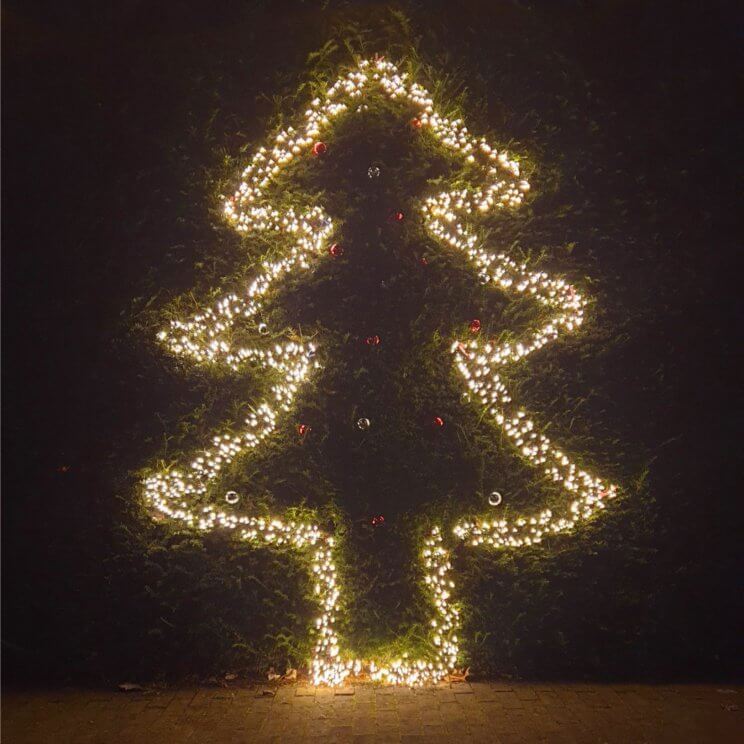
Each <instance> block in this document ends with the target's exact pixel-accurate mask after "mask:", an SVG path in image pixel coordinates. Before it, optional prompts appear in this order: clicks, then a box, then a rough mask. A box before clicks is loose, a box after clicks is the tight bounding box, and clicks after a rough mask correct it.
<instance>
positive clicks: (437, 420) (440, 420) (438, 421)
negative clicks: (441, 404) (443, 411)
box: [434, 416, 444, 429]
mask: <svg viewBox="0 0 744 744" xmlns="http://www.w3.org/2000/svg"><path fill="white" fill-rule="evenodd" d="M434 426H436V427H437V428H438V429H441V428H442V427H443V426H444V419H443V418H442V417H441V416H434Z"/></svg>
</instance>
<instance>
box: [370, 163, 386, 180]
mask: <svg viewBox="0 0 744 744" xmlns="http://www.w3.org/2000/svg"><path fill="white" fill-rule="evenodd" d="M381 172H382V171H381V170H380V169H379V167H378V166H376V165H370V166H369V168H367V178H369V179H370V180H373V181H374V180H375V179H376V178H379V177H380V173H381Z"/></svg>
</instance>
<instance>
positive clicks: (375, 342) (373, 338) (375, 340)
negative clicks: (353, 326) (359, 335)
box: [364, 335, 382, 346]
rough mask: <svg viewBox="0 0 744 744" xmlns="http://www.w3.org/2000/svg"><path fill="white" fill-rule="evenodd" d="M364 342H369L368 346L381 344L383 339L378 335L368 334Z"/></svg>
mask: <svg viewBox="0 0 744 744" xmlns="http://www.w3.org/2000/svg"><path fill="white" fill-rule="evenodd" d="M364 343H365V344H367V346H379V345H380V344H381V343H382V339H381V338H380V337H379V336H377V335H375V336H367V338H365V339H364Z"/></svg>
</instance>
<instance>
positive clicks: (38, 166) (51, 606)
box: [2, 0, 744, 682]
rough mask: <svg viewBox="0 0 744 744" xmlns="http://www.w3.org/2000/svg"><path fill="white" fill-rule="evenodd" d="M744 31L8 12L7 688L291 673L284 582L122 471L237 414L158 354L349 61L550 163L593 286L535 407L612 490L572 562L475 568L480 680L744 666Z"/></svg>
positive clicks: (595, 9) (572, 245)
mask: <svg viewBox="0 0 744 744" xmlns="http://www.w3.org/2000/svg"><path fill="white" fill-rule="evenodd" d="M743 28H744V26H742V18H741V15H740V14H737V13H735V12H734V11H733V10H732V8H731V7H729V6H727V5H726V4H723V3H669V4H667V3H647V2H619V1H618V2H610V1H609V0H607V1H605V2H569V1H568V0H565V1H564V2H545V3H539V2H534V3H529V2H457V3H451V2H443V3H435V2H432V3H415V2H410V3H401V4H399V5H392V4H386V3H362V2H360V3H341V2H338V3H332V2H328V3H309V2H306V3H301V2H300V3H289V2H276V1H273V2H266V3H263V2H254V3H237V2H221V3H199V2H183V3H178V2H173V3H163V2H135V1H131V2H118V3H95V2H90V3H86V2H69V3H51V2H50V3H29V2H24V3H13V2H6V3H5V4H4V8H3V42H4V43H3V70H4V76H3V83H4V86H3V98H4V100H3V134H4V139H3V155H4V157H3V226H2V231H3V235H2V237H3V249H4V250H3V276H2V282H3V286H2V289H3V305H4V307H3V310H4V312H3V340H4V349H3V351H4V354H3V378H4V380H3V381H4V385H3V404H4V405H3V414H4V415H3V628H2V643H3V647H2V648H3V661H4V671H5V674H6V680H8V679H9V680H24V681H35V682H46V681H49V680H51V679H81V678H90V679H98V680H117V681H118V680H119V679H120V678H121V677H123V676H125V675H140V677H141V678H154V677H159V676H164V677H178V676H182V675H187V674H189V675H191V674H195V675H200V676H207V675H210V674H213V673H218V672H221V671H225V670H227V669H234V668H235V669H240V670H245V671H246V672H251V671H257V670H259V671H260V670H263V669H265V668H266V666H268V665H269V664H270V663H275V664H280V663H284V662H285V661H290V662H293V663H297V661H298V660H300V659H302V658H303V655H304V654H305V651H306V649H305V648H304V646H303V645H302V642H300V641H297V640H296V637H302V636H304V635H305V630H304V628H305V626H306V623H307V618H308V617H309V613H310V612H311V610H310V608H309V605H308V603H307V602H306V600H305V598H304V597H303V595H302V590H301V586H302V576H303V571H302V568H301V566H299V565H295V564H293V563H292V562H291V561H290V562H289V563H288V562H287V560H285V557H283V556H277V555H275V554H273V553H271V552H270V551H248V550H245V549H237V548H233V547H231V546H230V545H228V544H225V543H224V541H220V539H219V538H214V539H212V538H198V539H196V538H192V537H191V536H188V535H184V534H178V533H171V532H168V531H167V530H165V529H164V528H156V527H153V526H152V525H151V524H150V522H149V521H148V520H147V518H146V516H145V515H144V514H143V513H142V511H141V508H140V506H139V505H138V503H137V499H136V479H137V474H136V471H137V470H139V469H140V468H142V467H143V466H144V465H145V464H147V463H148V462H152V460H153V458H155V457H165V454H164V446H165V445H164V441H165V440H164V437H165V436H166V434H168V433H172V432H174V431H178V432H179V434H178V437H180V438H177V439H176V440H175V442H174V446H175V448H176V450H177V449H178V446H179V445H180V443H181V441H182V440H183V441H184V442H186V441H191V442H192V444H193V441H194V439H191V440H189V439H188V437H189V436H190V435H195V436H197V438H198V435H199V434H200V433H201V432H202V431H207V432H208V431H209V430H210V426H209V417H208V416H206V415H205V416H204V418H203V421H202V420H201V419H199V418H198V417H192V418H190V419H189V418H188V414H189V411H190V410H192V409H194V408H197V407H198V406H200V405H201V401H203V400H204V399H206V400H207V401H208V403H209V404H210V405H214V406H217V407H219V405H221V404H224V400H223V399H222V398H221V397H220V396H223V397H224V398H225V399H226V398H227V397H229V395H228V394H229V393H235V392H236V389H237V388H234V387H233V388H230V389H229V390H228V392H224V391H222V392H215V390H214V388H215V386H214V385H213V384H212V383H210V382H209V381H208V380H207V379H206V378H205V377H199V376H191V377H188V376H187V379H186V380H185V381H184V380H183V379H182V378H183V375H181V374H179V372H178V371H177V370H176V371H174V369H173V366H172V365H171V366H169V362H167V361H166V360H163V359H162V355H161V354H160V353H159V351H158V350H157V348H156V347H154V345H153V344H152V332H151V331H152V329H153V328H154V327H157V326H158V325H160V324H161V323H160V321H159V318H161V314H160V313H162V311H163V308H164V307H165V306H166V305H167V304H168V302H170V301H171V300H172V298H173V297H175V296H177V295H179V294H182V293H185V292H188V291H189V290H190V289H192V288H194V291H195V294H197V295H199V294H202V295H203V294H204V293H205V292H206V291H207V290H208V289H209V288H210V287H219V286H220V285H221V283H222V278H223V277H225V276H228V275H229V274H230V272H231V271H233V268H232V264H234V263H235V260H236V255H237V254H236V251H237V249H236V245H237V243H236V242H235V241H234V240H233V239H232V238H229V237H226V234H225V233H226V230H225V228H224V225H221V224H220V219H219V216H218V200H217V194H218V193H219V192H220V188H221V187H222V186H223V185H224V184H226V183H230V182H231V179H234V175H235V173H236V172H237V167H238V165H239V164H240V163H242V162H245V161H246V160H247V157H248V155H249V153H250V152H251V149H252V147H253V146H255V144H256V143H257V142H259V141H260V140H261V138H262V137H263V135H264V133H265V132H266V131H267V129H268V125H269V124H271V123H276V121H277V119H276V115H277V112H278V111H281V112H282V113H283V114H284V115H285V116H291V115H292V113H293V111H294V110H295V108H296V105H295V104H296V102H295V101H294V100H293V99H291V95H292V94H293V92H294V91H295V90H296V88H297V86H298V84H299V83H300V82H302V81H303V80H305V79H306V71H307V70H313V74H317V75H319V76H320V77H323V76H324V75H325V76H329V75H331V74H332V73H333V71H334V69H335V65H336V64H337V63H339V62H341V63H346V62H348V61H349V60H350V55H349V52H348V51H347V49H346V47H345V42H348V43H349V44H350V46H351V47H352V48H353V49H354V50H355V51H359V52H362V51H363V52H365V53H374V52H377V51H386V52H387V53H389V54H390V55H391V56H392V57H393V58H396V53H397V54H398V55H399V56H401V57H402V56H405V54H406V53H407V51H408V50H410V49H413V48H415V50H416V55H417V56H418V57H419V58H421V59H422V60H424V61H426V62H427V63H428V64H430V65H431V66H432V69H433V70H435V71H437V72H441V73H442V75H443V76H444V75H445V74H450V75H451V79H449V82H448V85H449V90H450V91H454V92H455V93H457V92H458V91H459V92H462V90H463V89H464V88H466V89H467V90H466V93H465V95H466V97H465V99H464V107H465V109H467V110H470V109H472V110H473V117H474V118H475V119H476V121H477V122H478V125H479V126H480V128H478V126H476V125H475V124H473V125H471V126H470V128H471V130H473V131H476V132H480V131H494V132H496V133H497V134H498V136H500V137H502V138H503V140H504V141H510V140H512V141H513V142H514V143H515V144H514V147H515V149H516V151H518V152H524V153H526V155H527V158H528V160H530V161H531V162H532V163H533V165H534V167H535V169H536V170H537V171H538V173H537V175H536V179H537V181H536V191H537V194H536V197H537V198H538V199H539V198H540V197H541V194H542V199H543V201H537V202H536V203H535V206H534V208H530V209H531V210H532V211H530V212H528V215H529V216H528V218H525V219H529V220H532V222H525V223H522V227H523V228H525V232H526V233H527V234H529V233H530V230H529V229H527V228H529V227H530V225H531V226H532V228H534V229H535V230H537V229H541V230H542V233H541V236H543V237H544V240H543V243H542V244H543V245H545V246H552V247H553V248H554V251H555V255H556V263H555V267H556V268H557V269H559V270H560V269H561V268H565V267H568V268H567V270H568V271H573V272H574V273H575V274H576V275H578V276H583V277H589V278H590V279H587V281H592V282H595V284H593V285H592V286H590V287H589V289H590V294H592V295H593V296H594V297H595V298H596V299H597V307H596V309H595V310H593V316H592V318H591V319H590V323H589V324H588V327H587V329H586V335H584V336H583V337H582V339H581V340H580V341H577V342H576V343H575V344H574V345H573V346H572V345H571V343H569V344H567V345H566V346H565V347H563V348H562V350H561V349H559V350H557V351H555V352H552V351H551V352H550V355H549V356H547V357H546V358H545V359H544V363H543V364H539V363H535V364H534V365H533V367H532V368H531V371H532V373H533V375H532V377H530V378H529V380H528V379H527V377H525V380H524V381H523V382H522V387H523V390H522V392H523V394H524V395H525V396H526V397H527V398H528V399H529V400H530V401H532V402H533V403H534V406H533V408H534V409H535V410H543V411H547V412H548V413H549V415H550V416H552V417H554V418H555V417H558V420H559V421H560V422H562V423H563V425H564V428H567V424H568V422H570V423H571V426H570V428H572V434H571V436H572V440H571V441H573V442H574V443H575V444H576V446H577V450H578V451H587V452H590V453H592V454H593V455H594V456H595V459H597V461H598V462H599V463H601V465H602V467H601V468H600V472H603V473H604V472H608V473H609V474H610V475H611V476H612V477H613V478H615V479H616V480H617V481H618V482H620V483H622V484H623V486H625V487H626V490H627V491H628V492H629V496H628V498H627V500H626V501H623V503H622V504H619V505H618V507H617V509H616V510H615V511H613V512H612V514H611V515H609V516H608V517H607V519H605V520H603V524H602V525H600V526H598V527H596V529H593V530H590V531H588V532H587V533H586V534H582V535H581V536H579V537H577V539H575V540H567V541H565V542H557V543H556V544H553V545H549V546H547V547H546V548H545V550H541V551H533V552H527V553H524V554H520V555H519V556H515V557H512V556H501V557H498V558H495V559H493V560H490V561H489V560H484V559H478V560H477V561H475V559H473V558H468V557H462V561H463V562H464V563H463V566H462V567H461V568H462V572H463V576H464V579H463V582H464V583H463V586H464V590H466V593H465V596H469V597H476V598H477V599H476V600H474V601H472V607H471V609H469V610H468V611H467V612H466V616H465V618H464V620H465V631H464V632H463V637H464V638H466V640H465V650H466V652H467V653H468V655H469V656H470V657H471V658H477V659H478V661H477V663H476V664H474V667H475V669H476V671H478V672H481V673H484V674H508V675H522V676H532V677H561V676H562V677H567V678H580V677H593V678H600V679H610V678H621V677H627V678H657V679H658V678H664V679H671V678H674V679H701V678H709V677H714V678H723V677H733V676H737V675H738V674H740V671H739V669H740V663H741V653H740V647H739V642H738V637H737V629H738V630H740V628H741V623H742V619H743V618H742V611H741V610H742V603H741V596H742V593H741V587H740V571H739V570H738V568H739V567H738V557H739V553H740V550H739V541H740V539H741V535H742V532H741V526H742V524H741V514H742V506H741V503H742V502H741V481H740V478H739V470H740V469H739V467H738V465H739V460H740V452H739V449H740V446H741V444H740V443H741V433H742V432H741V426H740V419H741V405H740V404H741V396H740V388H741V382H740V379H741V378H740V374H739V370H738V368H737V365H736V361H737V359H736V352H737V350H738V348H737V347H738V345H739V343H740V341H739V339H740V333H739V328H740V325H741V323H742V321H743V320H744V317H743V316H742V305H741V297H740V289H739V287H740V279H739V277H740V274H739V271H738V270H736V269H735V266H736V265H738V263H739V261H738V260H737V259H739V258H740V257H739V253H740V250H741V241H740V238H739V234H737V232H736V231H735V226H736V222H737V217H738V214H737V213H738V212H740V204H739V203H737V201H736V199H735V193H736V191H735V186H736V184H735V177H736V175H737V174H738V173H740V172H741V168H740V166H741V162H740V160H741V158H740V153H741V142H740V138H739V132H740V129H741V127H740V117H739V112H737V110H736V106H735V103H736V99H737V96H739V95H740V93H741V90H740V83H741V78H740V75H741V68H740V66H739V64H738V63H739V60H737V59H736V57H735V56H734V49H735V48H736V46H737V45H740V44H741V36H742V29H743ZM448 71H451V73H448ZM427 82H428V81H426V80H425V81H424V84H426V83H427ZM297 100H298V101H302V100H306V98H305V99H303V98H302V95H300V97H299V98H298V99H297ZM272 117H274V118H272ZM468 123H469V124H470V121H469V122H468ZM540 172H542V174H543V175H542V176H541V175H540ZM541 179H542V180H541ZM533 232H534V230H533ZM517 237H518V236H517ZM435 277H436V275H435ZM358 291H359V292H360V293H361V292H362V291H363V290H362V289H360V290H358ZM357 296H358V297H362V296H363V295H362V294H359V295H357ZM480 309H483V308H482V307H481V308H480ZM463 317H464V316H463ZM394 321H395V319H394V318H383V319H382V320H381V323H383V324H385V323H387V324H388V326H386V327H390V328H393V327H395V322H394ZM359 332H360V333H362V334H364V333H365V332H366V329H365V330H364V331H362V330H361V329H360V331H359ZM386 338H387V336H386ZM431 384H433V383H430V381H428V380H426V379H424V380H422V381H421V386H422V387H423V389H424V390H426V389H428V388H427V386H429V385H431ZM427 405H430V403H426V402H425V401H424V402H423V403H421V406H419V407H418V408H417V409H416V410H417V411H418V412H419V413H420V412H421V411H422V410H424V409H426V406H427ZM307 410H308V411H312V410H315V409H312V407H310V408H308V409H307ZM561 411H562V413H560V412H561ZM316 415H317V416H318V419H319V420H318V423H317V424H316V429H318V430H320V431H322V430H323V427H324V424H323V423H322V413H319V412H318V411H317V410H316ZM452 415H456V414H455V413H453V414H452ZM561 415H562V416H565V417H566V418H564V419H561V418H560V416H561ZM574 415H575V416H576V419H577V421H576V423H575V425H574V423H573V416H574ZM184 417H186V419H185V420H186V423H183V422H184ZM372 418H374V417H372ZM448 420H451V419H448ZM582 422H583V423H582ZM591 422H594V423H593V424H592V423H591ZM465 425H466V424H463V426H465ZM582 427H583V428H582ZM168 435H169V434H168ZM613 437H614V438H613ZM595 440H596V441H595ZM584 445H586V446H584ZM184 447H186V445H185V444H184ZM609 451H612V455H611V456H610V455H608V454H607V452H609ZM318 452H320V450H319V451H318ZM315 454H316V455H318V453H315ZM311 456H312V452H311ZM471 464H472V463H471ZM339 467H341V469H342V470H343V467H342V466H339ZM351 467H355V466H354V465H352V466H351ZM463 467H464V466H463ZM455 472H457V471H455ZM294 477H295V476H293V475H291V474H290V475H288V480H289V481H290V486H291V485H292V479H293V478H294ZM302 477H303V476H302V474H301V473H300V474H297V475H296V479H297V480H296V482H298V483H299V482H302ZM463 477H466V476H465V475H463ZM290 491H291V488H290ZM381 498H382V497H381ZM287 501H291V493H290V494H289V495H288V497H287ZM308 503H309V504H310V505H312V506H318V505H319V503H320V502H319V501H318V502H317V503H316V502H314V501H313V498H312V496H310V497H308ZM383 503H384V505H385V506H384V508H386V509H388V510H389V509H393V508H394V504H393V503H391V502H390V501H383ZM378 506H379V505H377V504H375V503H374V501H373V500H372V499H371V498H369V496H368V497H367V501H365V502H364V507H363V508H362V509H361V511H362V513H364V512H365V511H368V510H373V509H375V508H376V507H378ZM411 506H413V504H412V505H411ZM352 511H353V510H352ZM365 534H366V533H365ZM388 534H389V535H394V534H395V532H390V533H388ZM349 539H350V540H351V539H352V538H349ZM365 539H368V536H367V538H365ZM370 539H371V538H370ZM376 539H377V538H376ZM381 539H383V540H384V539H388V538H381ZM390 539H392V538H390ZM380 547H381V550H382V553H381V554H383V555H384V553H385V545H382V546H379V545H378V548H380ZM390 550H397V547H396V548H390ZM474 561H475V562H474ZM287 566H290V567H289V568H287ZM368 569H369V570H373V569H372V568H369V567H368ZM378 569H379V565H378V566H377V568H376V569H374V570H378ZM360 572H361V573H362V575H361V576H356V577H355V579H354V581H355V582H356V584H358V585H362V584H364V583H365V582H366V581H367V580H368V578H369V576H368V575H365V574H364V571H362V570H361V569H360ZM256 577H260V580H259V578H256ZM293 586H295V587H300V588H299V589H296V590H295V589H293V588H292V587H293ZM282 590H283V591H282ZM295 595H297V596H295ZM374 601H375V602H378V603H379V601H380V597H377V598H376V599H375V600H374ZM383 601H384V600H383ZM370 602H371V603H372V599H370ZM362 615H364V613H362ZM365 617H367V616H366V615H365ZM403 620H405V618H403ZM367 622H368V623H369V626H370V627H374V626H375V618H374V617H373V616H372V615H370V616H369V617H368V619H367ZM401 623H402V620H401ZM401 627H403V625H401ZM357 630H359V629H357Z"/></svg>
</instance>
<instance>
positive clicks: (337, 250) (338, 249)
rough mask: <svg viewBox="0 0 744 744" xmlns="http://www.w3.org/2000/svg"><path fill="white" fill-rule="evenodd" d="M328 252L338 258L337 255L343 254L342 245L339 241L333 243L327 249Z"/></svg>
mask: <svg viewBox="0 0 744 744" xmlns="http://www.w3.org/2000/svg"><path fill="white" fill-rule="evenodd" d="M328 253H330V254H331V255H332V256H333V257H334V258H338V257H339V256H343V255H344V247H343V246H342V245H341V244H340V243H334V244H333V245H332V246H331V247H330V248H329V249H328Z"/></svg>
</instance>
